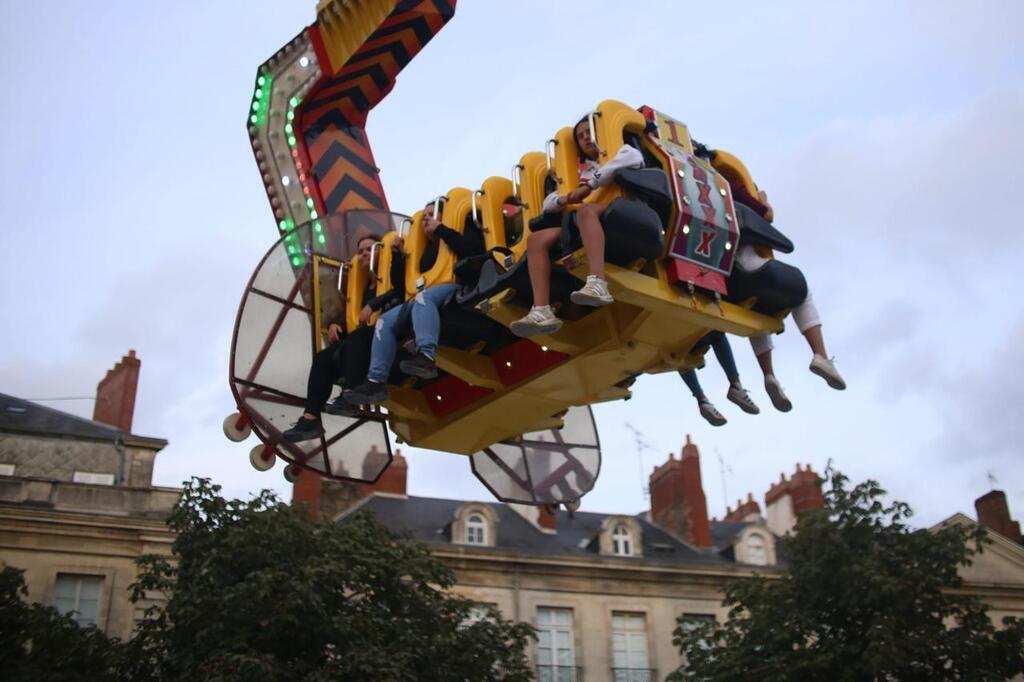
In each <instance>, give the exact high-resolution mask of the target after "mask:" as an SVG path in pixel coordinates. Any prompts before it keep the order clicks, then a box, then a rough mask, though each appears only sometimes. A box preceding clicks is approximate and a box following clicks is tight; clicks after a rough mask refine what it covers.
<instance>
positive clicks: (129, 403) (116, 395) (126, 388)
mask: <svg viewBox="0 0 1024 682" xmlns="http://www.w3.org/2000/svg"><path fill="white" fill-rule="evenodd" d="M141 365H142V363H141V362H140V361H139V359H138V358H137V357H135V351H133V350H130V351H128V355H125V356H124V357H123V358H121V361H120V362H118V363H117V364H116V365H114V368H113V369H109V370H107V375H106V376H105V377H103V380H102V381H100V383H99V384H98V385H97V386H96V405H95V407H94V408H93V412H92V418H93V421H98V422H103V423H104V424H109V425H111V426H113V427H114V428H118V429H121V430H122V431H125V432H127V433H131V430H132V417H133V415H134V414H135V391H136V389H137V388H138V386H139V368H140V367H141Z"/></svg>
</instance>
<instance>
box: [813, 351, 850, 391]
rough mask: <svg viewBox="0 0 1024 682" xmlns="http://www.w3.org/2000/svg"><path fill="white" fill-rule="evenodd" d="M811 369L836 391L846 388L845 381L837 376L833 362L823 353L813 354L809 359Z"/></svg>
mask: <svg viewBox="0 0 1024 682" xmlns="http://www.w3.org/2000/svg"><path fill="white" fill-rule="evenodd" d="M811 371H812V372H814V373H815V374H817V375H818V376H819V377H821V378H822V379H824V380H825V382H826V383H827V384H828V385H829V386H831V387H832V388H834V389H836V390H837V391H842V390H844V389H845V388H846V382H845V381H843V377H841V376H839V372H838V371H837V370H836V366H835V363H833V362H832V361H831V360H829V359H828V358H826V357H825V356H824V355H818V354H817V353H815V354H814V358H813V359H812V360H811Z"/></svg>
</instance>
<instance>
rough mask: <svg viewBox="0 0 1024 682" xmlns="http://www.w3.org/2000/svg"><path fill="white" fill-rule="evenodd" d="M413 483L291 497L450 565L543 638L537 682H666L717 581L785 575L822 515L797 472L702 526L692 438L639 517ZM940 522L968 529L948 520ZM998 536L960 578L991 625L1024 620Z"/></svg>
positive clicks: (1020, 554)
mask: <svg viewBox="0 0 1024 682" xmlns="http://www.w3.org/2000/svg"><path fill="white" fill-rule="evenodd" d="M407 476H408V465H407V463H406V461H405V459H404V458H403V457H402V456H401V454H398V455H396V457H395V462H394V464H393V465H392V466H391V468H390V469H389V470H388V471H386V472H385V473H384V475H383V476H382V477H381V479H380V480H379V481H378V482H377V484H375V485H372V486H366V485H355V484H339V483H336V482H331V481H322V482H321V481H318V480H312V479H306V480H300V481H299V482H298V483H297V484H296V486H295V488H294V491H293V495H294V500H296V501H299V502H303V503H307V504H310V505H311V506H317V505H318V508H319V510H320V512H321V513H322V514H324V515H326V516H328V517H330V518H338V519H344V518H345V517H346V516H348V515H350V514H353V513H356V512H357V511H360V510H366V511H370V512H372V513H373V514H374V515H375V516H376V517H377V519H378V520H379V521H380V522H382V523H383V524H384V525H386V526H388V527H390V528H393V529H396V530H402V531H406V532H409V533H411V534H412V536H413V537H414V538H415V539H416V540H418V541H420V542H423V543H425V544H426V545H427V546H428V547H429V548H430V550H431V551H432V552H433V553H434V555H435V556H438V557H439V558H441V559H442V560H443V561H444V562H445V563H446V564H447V565H448V566H449V567H451V568H452V569H453V570H454V571H455V572H456V576H457V586H456V588H455V589H456V591H457V592H459V593H460V594H462V595H464V596H466V597H468V598H470V599H472V600H473V601H475V602H477V603H479V604H481V605H490V606H494V607H496V608H497V609H499V610H500V611H501V612H502V614H503V615H504V616H505V617H507V618H512V619H515V620H521V621H526V622H529V623H532V624H533V625H534V626H536V627H537V628H538V632H539V639H538V641H537V642H536V643H535V644H534V645H533V646H532V647H531V651H530V656H531V657H532V660H533V663H534V664H535V665H536V667H537V672H538V679H540V680H573V681H576V680H586V681H587V682H602V681H605V680H609V681H610V680H615V681H622V680H624V681H629V682H646V681H647V680H660V679H664V677H665V676H666V675H667V674H668V673H670V672H671V671H673V670H675V669H676V668H677V667H678V666H679V664H680V658H679V653H678V650H677V649H676V647H675V646H673V644H672V632H673V630H674V628H675V627H676V621H677V619H678V618H680V617H682V618H683V619H684V621H687V622H694V623H697V622H701V621H703V620H706V619H711V618H714V619H718V620H724V619H725V618H726V615H727V614H726V609H724V608H723V607H722V604H721V600H722V592H721V589H722V585H723V583H724V582H725V581H727V580H729V579H731V578H736V577H741V576H750V575H753V574H755V573H761V574H765V575H768V576H772V575H777V574H778V573H779V572H780V571H781V570H783V568H784V562H783V559H782V557H781V556H780V555H779V543H780V537H781V536H782V535H784V534H785V533H786V532H789V531H790V530H792V528H793V526H794V524H795V521H796V515H797V514H798V513H799V512H801V511H804V510H806V509H812V508H815V507H821V506H822V505H823V504H824V498H823V496H822V491H821V488H820V487H819V485H818V483H817V479H818V475H817V474H816V473H815V472H814V470H813V469H812V468H811V467H810V466H809V465H808V466H800V465H797V466H796V470H795V471H794V473H793V474H792V475H791V476H788V477H787V476H786V475H784V474H783V475H782V476H781V477H780V480H779V481H778V482H776V483H774V484H772V485H771V486H770V487H769V489H768V491H767V492H766V494H765V496H764V501H765V508H764V513H763V514H762V509H761V506H760V504H759V503H758V502H757V501H755V500H754V498H753V496H752V495H748V497H747V499H746V501H738V502H737V505H736V508H735V509H733V508H727V510H726V511H727V513H726V515H725V516H724V518H723V519H721V520H717V519H709V518H708V513H707V504H706V501H705V497H704V491H703V485H702V481H701V473H700V454H699V452H698V449H697V446H696V445H694V444H693V443H691V442H690V439H689V437H687V440H686V444H685V446H684V447H683V449H682V453H681V454H680V456H678V457H676V456H675V455H670V456H669V459H668V460H667V461H666V462H665V463H663V464H662V465H660V466H658V467H656V468H655V469H654V471H653V472H652V474H651V476H650V491H651V508H650V510H648V511H645V512H643V513H641V514H637V515H626V514H602V513H593V512H576V513H569V512H566V511H557V512H554V513H552V512H550V511H548V510H545V509H543V508H537V507H527V506H518V505H507V504H501V503H497V502H493V501H487V502H481V501H464V500H448V499H437V498H425V497H415V496H410V495H408V494H406V482H407ZM990 495H992V494H991V493H990ZM987 497H988V496H986V498H987ZM996 497H997V498H998V495H996ZM986 498H982V499H983V500H984V499H986ZM1002 499H1003V504H1002V507H1001V508H1000V506H999V504H998V503H991V502H988V503H985V504H982V505H981V506H979V516H980V517H981V519H982V523H983V524H985V525H988V526H990V527H992V528H1002V527H1003V526H998V525H997V524H998V523H1007V522H1008V519H1009V515H1008V512H1006V513H1005V514H1004V513H1003V512H1004V511H1005V497H1003V498H1002ZM980 502H981V501H980V500H979V503H980ZM983 509H985V510H988V509H993V510H995V511H994V512H992V513H989V512H988V511H986V512H985V513H984V514H982V513H981V512H982V510H983ZM1004 516H1005V518H1004ZM943 523H974V521H972V520H971V519H969V518H967V517H966V516H963V515H955V516H953V517H951V518H950V519H947V521H945V522H943ZM940 525H941V524H940ZM993 537H994V543H993V545H992V546H991V548H990V549H988V550H986V552H985V553H984V554H982V555H981V556H980V557H978V559H977V561H976V562H975V563H974V565H973V566H971V567H969V568H968V569H965V572H964V577H965V579H966V581H967V585H966V587H965V589H966V590H967V591H969V592H971V593H974V594H978V595H979V596H981V597H982V599H984V600H985V601H986V602H987V603H989V604H990V605H991V606H992V609H993V610H992V616H993V617H994V618H996V619H997V622H998V621H999V620H1001V618H1002V616H1004V615H1017V616H1022V617H1024V546H1021V545H1020V544H1019V542H1017V541H1014V540H1013V539H1010V538H1006V537H1003V536H1002V535H999V534H998V533H996V534H993ZM1018 537H1019V532H1018Z"/></svg>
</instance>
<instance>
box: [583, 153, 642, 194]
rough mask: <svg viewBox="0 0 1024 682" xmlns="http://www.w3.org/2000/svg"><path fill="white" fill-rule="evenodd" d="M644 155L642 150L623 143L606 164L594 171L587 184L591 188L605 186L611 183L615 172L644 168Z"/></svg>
mask: <svg viewBox="0 0 1024 682" xmlns="http://www.w3.org/2000/svg"><path fill="white" fill-rule="evenodd" d="M643 167H644V155H643V154H641V153H640V150H639V149H637V148H636V147H633V146H631V145H628V144H624V145H622V147H620V148H619V151H618V153H616V154H615V156H614V157H612V159H611V160H610V161H608V162H607V163H606V164H604V165H603V166H601V167H600V168H598V169H597V170H596V171H594V177H593V178H591V179H590V180H589V181H588V183H587V184H589V185H590V187H591V189H597V188H598V187H604V186H605V185H608V184H610V183H611V181H612V180H613V179H614V178H615V174H616V173H618V172H619V171H621V170H623V169H626V168H643Z"/></svg>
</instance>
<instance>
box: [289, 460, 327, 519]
mask: <svg viewBox="0 0 1024 682" xmlns="http://www.w3.org/2000/svg"><path fill="white" fill-rule="evenodd" d="M288 466H291V465H290V464H289V465H288ZM297 504H305V505H307V506H308V507H309V514H310V516H313V517H316V516H317V515H319V514H320V474H318V473H316V472H315V471H312V470H310V469H303V470H302V473H301V474H299V477H298V479H296V481H295V483H293V484H292V506H295V505H297Z"/></svg>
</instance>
